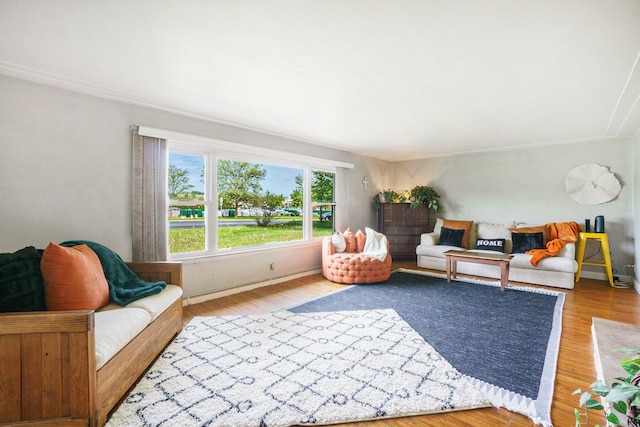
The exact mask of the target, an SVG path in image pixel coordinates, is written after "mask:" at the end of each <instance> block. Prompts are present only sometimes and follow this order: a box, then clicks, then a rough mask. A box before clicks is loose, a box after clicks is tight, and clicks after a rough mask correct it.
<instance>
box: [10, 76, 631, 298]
mask: <svg viewBox="0 0 640 427" xmlns="http://www.w3.org/2000/svg"><path fill="white" fill-rule="evenodd" d="M133 124H139V125H145V126H150V127H156V128H162V129H168V130H172V131H177V132H184V133H191V134H194V135H201V136H206V137H211V138H218V139H223V140H227V141H232V142H238V143H244V144H249V145H256V146H261V147H269V148H273V149H278V150H283V151H290V152H293V153H300V154H305V155H311V156H318V157H323V158H328V159H333V160H339V161H343V162H349V163H353V164H355V168H354V169H352V170H349V171H348V173H347V180H346V181H347V185H346V188H345V189H344V190H345V193H344V195H345V207H346V209H347V212H348V215H347V217H346V218H345V219H344V221H343V222H342V223H340V224H338V226H339V227H340V228H345V227H351V228H352V229H354V230H356V229H358V228H364V227H365V226H370V227H374V228H375V226H376V214H375V212H374V211H373V208H372V198H373V196H374V195H375V194H376V193H377V192H378V191H380V190H382V189H387V188H392V189H395V190H402V189H410V188H412V187H413V186H415V185H418V184H420V185H425V184H428V185H432V186H434V187H435V188H436V189H437V190H438V191H439V192H440V194H441V195H442V202H443V205H444V208H445V210H444V211H443V213H442V215H443V216H444V217H447V218H458V219H465V218H472V219H475V220H483V221H492V222H495V221H504V220H509V219H515V220H517V221H522V222H528V223H546V222H550V221H570V220H575V221H577V222H580V223H581V222H582V221H583V220H584V218H594V217H595V216H596V215H604V216H605V220H606V229H607V232H608V233H609V234H610V240H611V244H612V251H613V259H614V262H615V264H616V268H617V269H618V271H619V272H622V267H623V266H624V265H626V264H637V262H636V260H635V258H634V256H635V255H634V254H638V245H639V244H638V239H634V227H633V224H634V219H637V218H639V217H640V213H638V206H640V201H639V200H638V197H640V196H637V195H635V194H634V192H633V186H634V184H633V183H634V180H635V183H636V184H638V182H639V181H640V177H639V176H638V173H637V171H638V170H639V168H638V167H635V168H634V163H633V156H634V155H635V158H636V159H640V154H639V153H640V141H639V140H638V138H636V140H635V141H630V140H616V141H601V142H594V143H588V144H568V145H559V146H550V147H543V148H537V149H531V150H515V151H505V152H495V153H482V154H473V155H459V156H452V157H443V158H435V159H429V160H416V161H409V162H400V163H390V162H386V161H382V160H376V159H371V158H366V157H361V156H357V155H354V154H350V153H346V152H343V151H339V150H332V149H329V148H326V147H321V146H316V145H311V144H306V143H302V142H297V141H292V140H288V139H285V138H281V137H276V136H271V135H266V134H262V133H259V132H253V131H249V130H246V129H240V128H237V127H233V126H227V125H221V124H216V123H212V122H208V121H204V120H198V119H194V118H189V117H185V116H180V115H177V114H172V113H168V112H163V111H158V110H154V109H151V108H144V107H139V106H134V105H129V104H125V103H121V102H117V101H111V100H105V99H99V98H95V97H91V96H86V95H82V94H78V93H74V92H70V91H67V90H62V89H57V88H54V87H50V86H45V85H40V84H36V83H31V82H27V81H24V80H19V79H13V78H9V77H6V76H0V252H11V251H15V250H18V249H20V248H22V247H24V246H28V245H33V246H36V247H39V248H43V247H45V246H46V245H47V244H48V243H49V242H50V241H53V242H61V241H64V240H69V239H85V240H93V241H97V242H100V243H102V244H104V245H106V246H108V247H110V248H112V249H113V250H115V251H116V252H118V253H119V254H120V255H121V256H122V257H123V258H124V259H125V260H128V259H130V258H131V232H130V228H131V219H130V215H131V133H130V129H129V127H130V126H131V125H133ZM584 163H600V164H603V165H605V166H608V167H610V168H611V170H612V171H613V172H614V173H615V174H616V175H617V176H618V178H619V179H620V180H621V182H622V184H623V189H622V193H621V194H620V196H619V197H618V198H617V199H616V200H614V201H612V202H610V203H607V204H604V205H598V206H582V205H578V204H577V203H575V202H573V201H572V200H571V199H570V198H569V197H568V196H567V195H566V193H565V191H564V176H565V175H566V173H567V172H568V171H569V170H570V169H571V168H573V167H575V166H577V165H580V164H584ZM636 163H637V162H636ZM634 172H636V173H635V175H634ZM364 177H367V180H368V182H369V184H368V186H367V190H366V191H365V189H364V185H363V184H362V180H363V178H364ZM632 206H635V210H633V209H632ZM271 262H275V263H276V266H277V268H276V271H275V272H270V271H268V269H267V266H268V265H269V264H270V263H271ZM319 267H320V245H319V243H318V242H315V243H310V244H307V245H304V246H302V247H299V246H296V247H289V248H283V249H277V250H271V251H266V252H251V253H245V254H242V255H230V256H219V257H215V258H209V259H202V260H198V261H190V262H188V263H186V264H185V268H184V279H185V291H186V293H187V294H188V295H199V294H202V293H206V292H212V291H216V290H222V289H228V288H232V287H236V286H240V285H244V284H250V283H256V282H262V281H269V280H272V279H275V278H278V277H281V276H286V275H289V274H298V273H304V272H307V271H310V270H314V269H318V268H319ZM595 270H597V268H595Z"/></svg>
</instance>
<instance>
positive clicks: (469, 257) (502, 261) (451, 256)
mask: <svg viewBox="0 0 640 427" xmlns="http://www.w3.org/2000/svg"><path fill="white" fill-rule="evenodd" d="M444 255H446V257H447V261H446V262H447V282H451V277H453V278H454V279H455V277H456V274H457V271H456V270H457V264H458V261H462V262H475V263H477V264H490V265H497V266H500V290H501V291H504V288H506V287H507V282H508V281H509V261H511V258H513V255H506V254H501V253H495V254H488V253H479V252H467V251H455V250H451V251H447V252H445V253H444Z"/></svg>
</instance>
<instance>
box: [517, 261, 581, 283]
mask: <svg viewBox="0 0 640 427" xmlns="http://www.w3.org/2000/svg"><path fill="white" fill-rule="evenodd" d="M509 269H510V271H511V270H514V269H516V270H517V269H527V270H545V271H558V272H563V273H575V272H576V270H577V269H578V263H577V262H576V260H575V259H572V258H564V257H558V256H554V257H549V258H543V259H541V260H540V262H539V263H538V266H537V267H534V266H533V265H531V255H528V254H514V256H513V258H512V259H511V261H509ZM549 285H551V286H553V284H549Z"/></svg>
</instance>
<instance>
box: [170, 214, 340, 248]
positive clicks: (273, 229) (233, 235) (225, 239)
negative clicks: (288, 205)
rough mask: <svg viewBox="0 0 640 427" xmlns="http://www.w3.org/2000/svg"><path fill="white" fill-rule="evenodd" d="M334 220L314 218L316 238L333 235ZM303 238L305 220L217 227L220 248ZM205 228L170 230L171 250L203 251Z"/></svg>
mask: <svg viewBox="0 0 640 427" xmlns="http://www.w3.org/2000/svg"><path fill="white" fill-rule="evenodd" d="M332 232H333V229H332V223H331V221H318V220H315V219H314V221H313V237H322V236H330V235H331V233H332ZM301 238H302V220H300V219H294V220H291V221H288V222H286V223H282V224H269V225H268V226H267V227H256V226H246V225H237V226H233V227H220V228H218V248H220V249H225V248H233V247H242V246H251V245H260V244H263V243H272V242H285V241H291V240H299V239H301ZM204 241H205V229H204V228H176V229H170V230H169V246H170V247H171V252H172V253H178V252H194V251H202V250H204Z"/></svg>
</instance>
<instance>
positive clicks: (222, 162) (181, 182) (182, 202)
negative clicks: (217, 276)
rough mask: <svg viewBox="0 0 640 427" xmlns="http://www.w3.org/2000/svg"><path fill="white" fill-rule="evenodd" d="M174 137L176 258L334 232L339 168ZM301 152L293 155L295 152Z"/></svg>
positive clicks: (172, 233)
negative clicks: (176, 140)
mask: <svg viewBox="0 0 640 427" xmlns="http://www.w3.org/2000/svg"><path fill="white" fill-rule="evenodd" d="M285 156H286V157H291V156H287V155H286V154H284V153H282V155H281V156H280V158H277V157H276V156H264V155H261V156H260V157H259V158H258V157H257V156H255V155H252V154H250V153H246V152H242V150H239V152H229V150H221V149H219V148H218V147H216V146H215V144H213V146H210V147H207V146H205V145H202V144H189V143H184V142H172V141H171V140H170V141H169V142H168V162H167V168H168V182H167V196H168V200H169V203H168V212H167V220H168V223H169V227H168V230H169V253H170V254H171V256H172V257H173V258H180V257H185V256H194V255H206V254H215V253H226V252H233V251H237V250H242V249H247V248H251V249H259V248H269V247H274V246H277V245H282V244H292V243H295V242H304V241H308V240H311V239H314V238H319V237H323V236H327V235H331V233H332V232H333V229H334V223H335V214H336V209H337V208H338V206H337V205H336V197H335V195H336V168H335V167H334V168H331V167H326V166H322V167H318V166H316V165H314V164H313V159H305V158H303V159H293V160H289V161H283V160H281V158H282V157H285ZM293 157H295V156H293Z"/></svg>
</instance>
